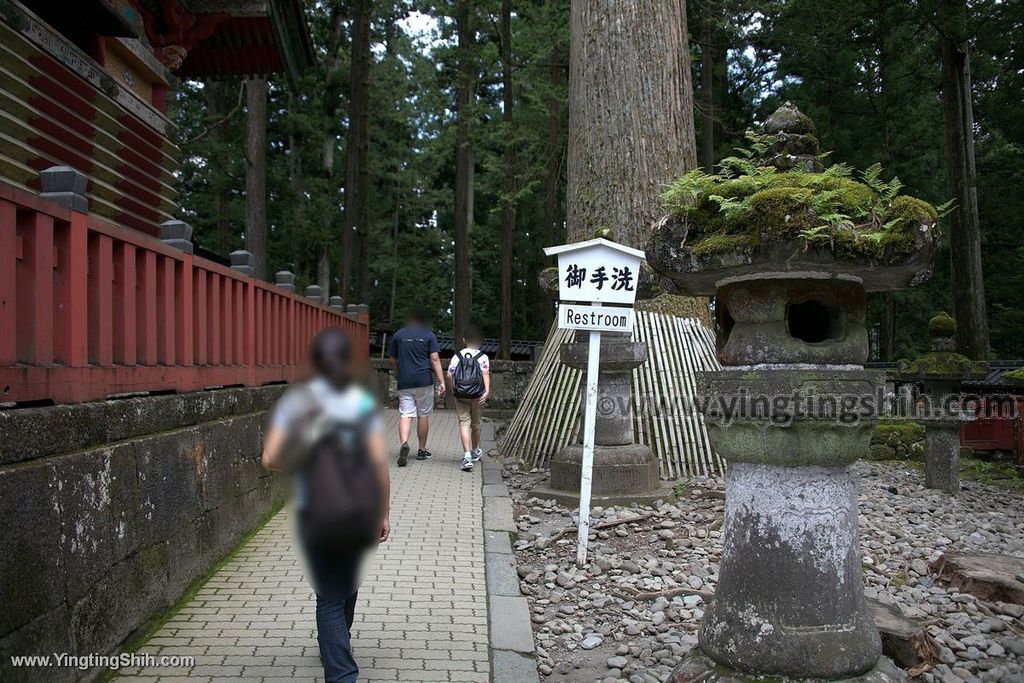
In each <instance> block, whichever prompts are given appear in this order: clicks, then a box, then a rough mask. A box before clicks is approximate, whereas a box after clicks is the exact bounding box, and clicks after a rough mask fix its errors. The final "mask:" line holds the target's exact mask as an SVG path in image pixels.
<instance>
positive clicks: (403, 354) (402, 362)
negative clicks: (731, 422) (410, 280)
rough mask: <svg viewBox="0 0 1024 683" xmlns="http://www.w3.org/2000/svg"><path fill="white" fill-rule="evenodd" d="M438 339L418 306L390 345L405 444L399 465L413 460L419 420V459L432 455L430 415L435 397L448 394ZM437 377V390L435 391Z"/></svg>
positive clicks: (399, 425)
mask: <svg viewBox="0 0 1024 683" xmlns="http://www.w3.org/2000/svg"><path fill="white" fill-rule="evenodd" d="M438 351H440V349H439V347H438V345H437V337H435V336H434V333H433V331H432V330H431V329H430V316H429V315H428V314H427V311H426V309H424V308H423V307H422V306H415V307H413V308H412V309H411V310H410V311H409V314H408V316H407V317H406V323H405V327H403V328H402V329H400V330H398V331H397V332H395V334H394V336H393V337H391V343H390V344H389V345H388V356H390V358H391V370H392V372H394V373H395V376H396V378H397V379H398V414H399V418H398V436H399V438H400V440H401V442H402V447H401V450H399V452H398V466H399V467H405V466H406V464H407V463H408V461H409V434H410V432H411V431H412V421H413V419H414V418H415V420H416V436H417V437H418V439H419V450H418V451H417V452H416V459H417V460H426V459H427V458H429V457H430V456H431V453H430V451H428V450H427V435H428V433H429V431H430V421H429V415H430V411H431V410H433V409H434V395H435V394H436V395H437V396H441V395H443V394H444V391H445V387H444V373H443V372H442V371H441V358H440V356H438ZM434 378H437V385H438V386H437V389H436V391H435V389H434Z"/></svg>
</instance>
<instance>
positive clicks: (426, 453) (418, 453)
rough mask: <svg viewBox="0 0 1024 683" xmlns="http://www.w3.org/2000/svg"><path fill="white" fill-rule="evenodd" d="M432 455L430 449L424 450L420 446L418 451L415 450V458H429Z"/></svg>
mask: <svg viewBox="0 0 1024 683" xmlns="http://www.w3.org/2000/svg"><path fill="white" fill-rule="evenodd" d="M433 457H434V454H433V453H431V452H430V451H425V450H423V449H422V448H421V449H419V450H418V451H416V459H417V460H430V459H431V458H433Z"/></svg>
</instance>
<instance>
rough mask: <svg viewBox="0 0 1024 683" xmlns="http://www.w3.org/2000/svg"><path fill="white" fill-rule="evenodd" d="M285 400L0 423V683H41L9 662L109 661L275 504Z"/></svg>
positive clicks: (100, 411) (220, 398)
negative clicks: (268, 437) (269, 459)
mask: <svg viewBox="0 0 1024 683" xmlns="http://www.w3.org/2000/svg"><path fill="white" fill-rule="evenodd" d="M281 391H282V387H262V388H255V389H222V390H217V391H209V392H197V393H192V394H183V395H169V396H157V397H145V398H134V399H126V400H120V401H106V402H97V403H87V404H78V405H70V406H56V407H46V408H29V409H23V410H9V411H0V519H2V520H3V522H4V527H5V529H4V533H3V534H2V535H0V604H3V609H2V610H0V680H3V681H29V680H40V678H39V676H40V671H41V670H40V669H27V668H25V669H13V668H11V662H10V657H9V655H12V654H14V655H17V654H26V655H31V654H50V653H61V652H68V653H73V654H79V655H84V654H90V653H110V652H116V651H118V648H119V647H120V646H121V645H122V644H123V643H124V642H125V641H126V640H127V639H129V638H131V637H132V636H133V634H135V633H137V632H138V631H139V630H140V629H143V628H145V627H146V626H147V624H148V623H149V622H151V620H153V619H154V618H155V617H157V616H159V615H160V614H161V613H163V612H164V611H165V610H166V609H167V608H168V607H169V606H170V605H172V604H173V603H174V602H175V601H176V600H177V598H178V597H180V596H181V594H182V593H183V592H184V591H185V589H186V588H187V587H188V585H189V584H190V583H191V582H192V581H193V580H195V579H196V578H198V577H199V576H201V575H202V574H204V573H205V572H206V571H207V570H208V569H209V568H210V567H211V566H212V565H213V564H214V563H215V562H216V561H217V560H218V559H219V558H221V557H223V556H224V555H225V554H227V553H228V552H229V551H230V550H231V549H232V548H234V547H235V545H237V543H238V542H239V540H240V539H241V538H242V537H243V536H244V535H245V534H246V533H247V532H248V531H250V530H251V529H253V528H254V527H255V525H256V524H257V523H259V521H260V520H261V519H262V518H263V517H265V516H266V515H267V513H268V512H270V511H271V510H272V509H273V508H274V506H275V505H277V504H279V503H281V502H282V501H283V500H284V497H285V490H284V489H285V485H284V480H283V479H282V478H279V477H274V476H269V475H267V474H265V473H264V472H263V470H262V468H261V467H260V463H259V453H260V444H261V436H262V430H263V422H264V414H265V412H266V410H267V408H268V407H269V406H270V405H271V404H272V403H273V401H274V400H275V399H276V398H277V397H278V396H279V395H280V394H281ZM85 675H86V672H80V671H75V670H73V669H57V668H54V669H47V670H46V674H45V678H46V680H53V681H64V680H74V679H75V678H81V677H83V676H85Z"/></svg>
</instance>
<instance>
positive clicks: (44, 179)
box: [39, 166, 89, 213]
mask: <svg viewBox="0 0 1024 683" xmlns="http://www.w3.org/2000/svg"><path fill="white" fill-rule="evenodd" d="M39 184H40V185H41V186H42V188H43V191H42V192H41V193H40V194H39V197H40V198H41V199H46V200H48V201H51V202H55V203H57V204H60V205H61V206H63V207H66V208H68V209H71V210H72V211H77V212H79V213H88V211H89V200H88V198H87V197H86V196H85V192H86V188H87V187H88V185H89V176H87V175H85V174H84V173H82V172H81V171H78V170H77V169H74V168H72V167H71V166H51V167H50V168H48V169H45V170H43V171H40V172H39Z"/></svg>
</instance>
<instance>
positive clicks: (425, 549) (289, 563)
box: [118, 411, 490, 683]
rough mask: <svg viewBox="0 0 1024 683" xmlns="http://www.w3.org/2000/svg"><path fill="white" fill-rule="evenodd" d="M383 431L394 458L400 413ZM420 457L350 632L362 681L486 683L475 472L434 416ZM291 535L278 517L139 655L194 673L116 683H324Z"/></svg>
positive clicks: (152, 671)
mask: <svg viewBox="0 0 1024 683" xmlns="http://www.w3.org/2000/svg"><path fill="white" fill-rule="evenodd" d="M386 421H387V430H388V435H389V446H390V447H391V448H392V450H393V451H394V452H395V453H397V449H398V431H397V422H398V416H397V413H395V412H394V411H388V412H387V414H386ZM413 444H414V447H413V453H414V454H415V436H413ZM429 447H430V448H431V450H432V451H433V452H434V458H433V459H432V460H428V461H425V462H419V461H416V460H415V459H410V461H409V466H408V467H406V468H404V469H398V468H397V467H395V466H394V465H392V468H391V481H392V484H391V485H392V489H391V496H392V503H391V504H392V508H391V524H392V535H391V540H390V541H389V542H388V543H386V544H385V545H383V546H382V547H381V549H380V551H379V552H378V553H377V554H376V556H375V557H373V558H372V559H371V560H370V561H369V563H368V566H367V572H366V578H365V580H364V582H363V585H362V587H361V588H360V591H359V604H358V607H357V610H356V622H355V626H354V627H353V634H352V635H353V646H354V650H355V654H356V659H357V660H358V662H359V666H360V669H361V672H360V676H359V680H360V681H364V680H365V681H408V682H410V683H411V682H415V681H480V682H481V683H485V682H486V681H489V680H490V664H489V657H488V629H487V590H486V585H485V579H484V544H483V525H482V519H481V516H482V512H481V507H482V499H481V488H480V487H481V480H480V470H481V468H479V467H478V468H477V469H476V470H475V471H474V472H472V473H471V474H467V473H465V472H461V471H460V470H459V469H458V467H457V466H456V465H457V463H458V461H459V460H461V451H462V449H461V446H460V445H459V436H458V426H457V423H456V420H455V415H454V413H450V412H447V411H443V412H437V413H435V414H434V416H433V417H432V419H431V431H430V441H429ZM393 457H394V456H393ZM392 462H393V461H392ZM290 532H291V527H290V523H289V520H288V518H287V512H286V511H282V512H281V513H279V514H278V515H277V516H275V517H274V518H273V519H272V520H271V521H270V522H269V523H268V524H267V525H266V527H264V528H263V529H262V530H261V531H260V532H259V533H258V534H256V536H255V537H253V539H252V540H251V541H250V542H249V543H248V544H246V546H245V547H244V548H242V549H241V551H240V552H239V553H238V555H237V556H236V557H235V558H233V559H232V560H231V562H229V563H228V564H227V565H225V566H224V567H223V568H222V569H221V570H220V571H218V572H217V573H216V575H214V576H213V577H212V578H211V579H210V580H209V581H208V582H207V583H206V584H205V585H204V586H203V587H202V588H201V589H200V590H199V592H198V593H197V594H196V596H195V597H194V598H193V599H192V600H191V601H190V602H189V603H188V604H187V605H186V606H185V607H184V608H183V609H182V610H181V611H180V612H179V613H178V614H177V615H175V616H174V617H173V618H172V619H171V620H170V621H168V622H167V624H166V625H165V626H164V627H163V628H161V629H160V631H158V632H157V633H156V634H155V635H154V636H153V638H152V639H150V641H149V642H148V643H147V644H146V646H144V647H143V648H142V649H141V650H140V652H150V653H153V654H157V655H193V656H194V657H195V666H193V667H191V668H174V669H172V668H167V669H159V668H145V669H142V670H137V669H136V670H132V671H123V672H122V676H121V677H120V678H119V679H118V681H147V682H148V683H155V682H157V681H159V682H160V683H170V682H172V681H188V682H189V683H204V682H205V683H213V682H214V681H232V682H233V683H237V682H238V681H254V682H256V681H258V682H260V683H271V682H272V681H282V682H283V681H289V682H291V683H312V682H313V681H323V670H322V668H321V666H320V658H319V651H318V649H317V644H316V632H315V618H314V599H313V594H312V591H311V590H310V588H309V585H308V584H307V583H306V581H305V579H304V578H303V574H302V568H301V566H300V564H299V561H298V559H297V556H296V553H295V550H294V548H293V546H292V538H291V533H290Z"/></svg>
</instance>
